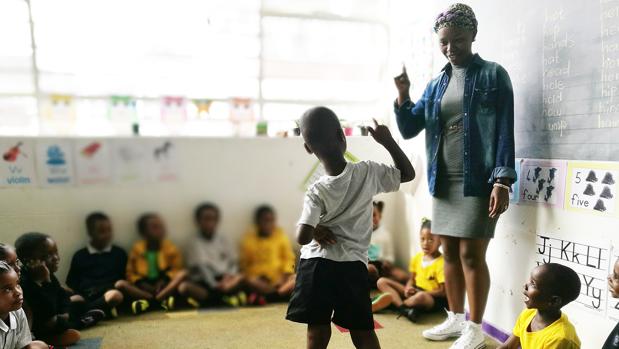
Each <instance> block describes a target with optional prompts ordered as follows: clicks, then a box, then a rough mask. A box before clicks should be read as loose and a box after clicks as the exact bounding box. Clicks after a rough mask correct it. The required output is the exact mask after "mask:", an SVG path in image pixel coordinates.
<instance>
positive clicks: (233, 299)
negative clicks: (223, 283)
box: [221, 295, 241, 308]
mask: <svg viewBox="0 0 619 349" xmlns="http://www.w3.org/2000/svg"><path fill="white" fill-rule="evenodd" d="M221 300H222V301H223V302H224V303H226V304H227V305H229V306H231V307H233V308H236V307H239V306H241V301H240V300H239V298H238V297H237V296H236V295H232V296H223V297H221Z"/></svg>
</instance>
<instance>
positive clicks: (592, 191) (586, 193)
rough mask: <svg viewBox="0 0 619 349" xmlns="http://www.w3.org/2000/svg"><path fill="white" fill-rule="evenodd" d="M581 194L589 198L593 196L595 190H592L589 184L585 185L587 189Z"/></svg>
mask: <svg viewBox="0 0 619 349" xmlns="http://www.w3.org/2000/svg"><path fill="white" fill-rule="evenodd" d="M583 194H585V195H589V196H593V195H595V190H593V186H592V185H591V184H587V188H585V191H584V192H583Z"/></svg>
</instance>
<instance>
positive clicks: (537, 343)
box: [499, 263, 580, 349]
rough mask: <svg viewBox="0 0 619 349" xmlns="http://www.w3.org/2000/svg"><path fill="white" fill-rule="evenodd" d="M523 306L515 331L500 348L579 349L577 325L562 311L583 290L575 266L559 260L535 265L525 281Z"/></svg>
mask: <svg viewBox="0 0 619 349" xmlns="http://www.w3.org/2000/svg"><path fill="white" fill-rule="evenodd" d="M523 293H524V304H525V305H526V307H527V309H525V310H523V311H522V313H520V316H519V317H518V320H516V325H515V326H514V332H513V334H512V335H511V336H510V337H509V338H508V339H507V341H506V342H505V344H503V345H502V346H500V347H499V348H500V349H516V348H518V347H521V348H522V349H539V348H544V349H553V348H556V349H578V348H580V339H578V335H576V329H574V325H572V323H571V322H570V321H569V320H568V319H567V316H566V315H565V314H564V313H562V312H561V308H563V307H564V306H565V305H567V304H568V303H570V302H572V301H574V300H576V298H578V295H579V294H580V278H579V276H578V274H576V272H575V271H573V270H572V269H570V268H568V267H566V266H564V265H561V264H556V263H548V264H542V265H540V266H539V267H537V268H535V269H533V271H532V272H531V276H530V277H529V280H528V281H527V283H526V284H525V285H524V292H523Z"/></svg>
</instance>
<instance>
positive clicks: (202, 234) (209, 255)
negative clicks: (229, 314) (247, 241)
mask: <svg viewBox="0 0 619 349" xmlns="http://www.w3.org/2000/svg"><path fill="white" fill-rule="evenodd" d="M220 215H221V213H220V210H219V207H217V206H216V205H215V204H212V203H203V204H201V205H199V206H198V207H197V208H196V211H195V221H196V225H197V226H198V230H199V232H198V234H197V235H196V236H195V237H194V238H193V239H191V242H190V244H189V246H188V248H187V269H188V270H189V280H191V281H183V283H181V285H180V286H179V287H178V290H179V293H180V294H181V295H183V296H186V297H189V298H188V299H190V302H193V301H194V300H195V301H197V302H198V304H195V305H196V306H197V305H199V304H200V303H204V302H205V301H206V300H207V298H210V301H212V302H217V301H221V300H223V301H224V302H225V303H228V304H230V305H233V306H237V305H242V304H243V303H244V302H245V301H246V298H245V294H244V293H241V292H239V290H240V288H241V286H242V284H243V276H242V275H241V274H239V272H238V260H237V253H236V251H235V249H234V248H233V247H232V246H231V245H230V243H229V242H228V239H226V237H225V236H224V235H222V234H221V233H220V232H218V231H217V226H218V225H219V221H220V218H221V217H220Z"/></svg>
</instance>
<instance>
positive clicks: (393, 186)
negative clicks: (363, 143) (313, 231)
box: [299, 161, 401, 264]
mask: <svg viewBox="0 0 619 349" xmlns="http://www.w3.org/2000/svg"><path fill="white" fill-rule="evenodd" d="M400 176H401V175H400V170H398V169H397V168H395V167H393V166H388V165H384V164H379V163H376V162H373V161H362V162H358V163H354V164H353V163H350V162H349V163H347V164H346V167H345V168H344V171H342V173H340V174H339V175H337V176H322V177H320V178H319V179H318V180H317V181H316V182H315V183H314V184H312V185H311V186H310V187H309V188H308V189H307V192H306V193H305V199H304V204H303V212H302V213H301V218H300V219H299V224H306V225H309V226H312V227H316V226H317V225H321V226H324V227H326V228H329V229H330V230H331V231H332V232H333V234H334V235H335V238H336V240H337V242H336V243H335V244H334V245H330V246H326V247H325V248H322V247H321V246H320V244H318V242H316V240H312V242H310V243H309V244H307V245H304V246H303V247H302V248H301V259H309V258H326V259H331V260H334V261H337V262H353V261H362V262H363V263H365V264H367V262H368V248H369V246H370V238H371V235H372V209H373V206H372V200H373V198H374V196H375V195H376V194H379V193H387V192H393V191H397V190H398V189H399V188H400V179H401V177H400Z"/></svg>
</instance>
